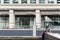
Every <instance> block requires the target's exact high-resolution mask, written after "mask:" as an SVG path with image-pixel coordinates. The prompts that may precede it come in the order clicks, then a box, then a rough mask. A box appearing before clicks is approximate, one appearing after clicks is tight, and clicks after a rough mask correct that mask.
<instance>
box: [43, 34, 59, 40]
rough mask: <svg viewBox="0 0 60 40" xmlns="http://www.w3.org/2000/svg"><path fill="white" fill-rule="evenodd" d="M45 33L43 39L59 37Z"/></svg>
mask: <svg viewBox="0 0 60 40" xmlns="http://www.w3.org/2000/svg"><path fill="white" fill-rule="evenodd" d="M53 35H54V34H53ZM53 35H50V34H47V33H45V36H44V40H60V38H58V37H55V36H53Z"/></svg>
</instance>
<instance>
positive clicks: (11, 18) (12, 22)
mask: <svg viewBox="0 0 60 40" xmlns="http://www.w3.org/2000/svg"><path fill="white" fill-rule="evenodd" d="M9 28H15V15H14V13H13V10H9Z"/></svg>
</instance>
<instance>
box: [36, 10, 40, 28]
mask: <svg viewBox="0 0 60 40" xmlns="http://www.w3.org/2000/svg"><path fill="white" fill-rule="evenodd" d="M36 27H37V28H41V14H40V10H36Z"/></svg>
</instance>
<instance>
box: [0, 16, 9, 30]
mask: <svg viewBox="0 0 60 40" xmlns="http://www.w3.org/2000/svg"><path fill="white" fill-rule="evenodd" d="M6 27H9V17H2V16H1V17H0V29H3V28H4V29H6Z"/></svg>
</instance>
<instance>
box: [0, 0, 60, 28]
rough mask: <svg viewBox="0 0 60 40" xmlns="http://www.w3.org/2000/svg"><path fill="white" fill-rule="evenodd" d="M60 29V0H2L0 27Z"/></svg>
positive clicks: (0, 1) (0, 2)
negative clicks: (48, 20)
mask: <svg viewBox="0 0 60 40" xmlns="http://www.w3.org/2000/svg"><path fill="white" fill-rule="evenodd" d="M45 16H48V17H49V18H50V19H51V20H52V21H53V22H50V23H49V26H50V27H51V29H60V27H59V26H60V0H0V29H34V28H35V29H36V28H37V29H44V28H45V25H46V22H45Z"/></svg>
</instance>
